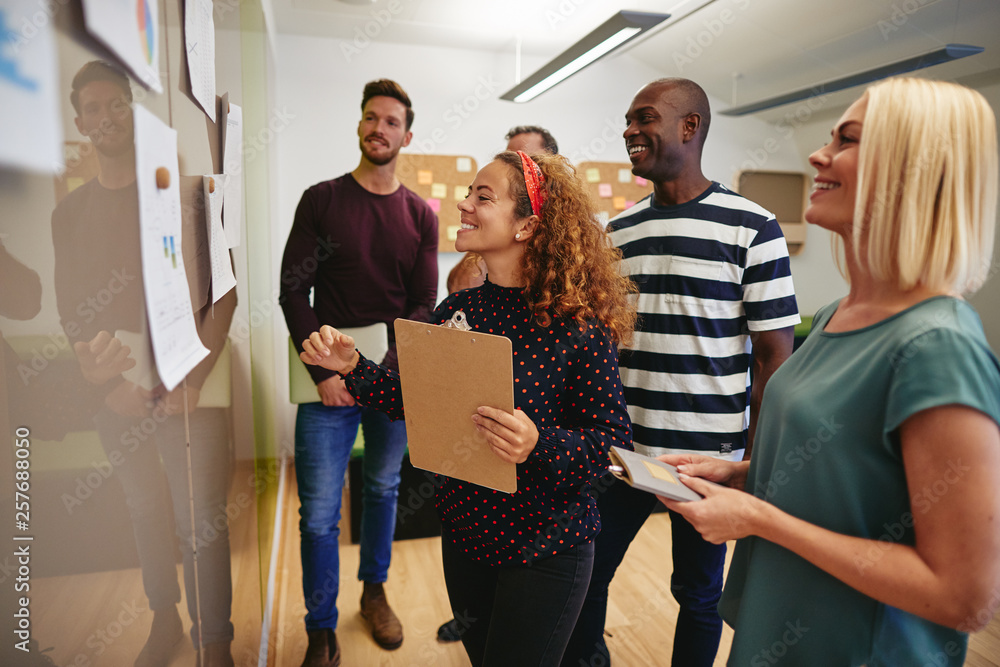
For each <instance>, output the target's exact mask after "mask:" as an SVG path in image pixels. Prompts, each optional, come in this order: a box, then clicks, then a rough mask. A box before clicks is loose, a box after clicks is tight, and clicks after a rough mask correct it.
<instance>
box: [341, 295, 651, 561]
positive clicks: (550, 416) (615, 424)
mask: <svg viewBox="0 0 1000 667" xmlns="http://www.w3.org/2000/svg"><path fill="white" fill-rule="evenodd" d="M457 310H462V311H463V312H464V313H465V315H466V318H467V321H468V323H469V325H470V326H471V327H472V329H474V330H476V331H482V332H485V333H490V334H495V335H500V336H506V337H507V338H509V339H510V340H511V342H512V344H513V345H512V347H513V364H514V405H515V407H516V408H519V409H521V410H522V411H524V413H525V414H526V415H527V416H528V417H529V418H530V419H531V420H532V422H534V424H535V426H536V427H537V428H538V442H537V444H536V445H535V448H534V449H533V450H532V451H531V453H530V454H529V455H528V459H527V460H526V461H525V462H524V463H520V464H518V465H517V491H516V492H515V493H513V494H507V493H504V492H500V491H494V490H492V489H488V488H485V487H482V486H478V485H476V484H470V483H468V482H464V481H461V480H458V479H454V478H450V477H446V476H443V475H439V476H437V477H436V480H435V485H436V487H437V489H436V498H435V504H436V507H437V510H438V514H439V516H440V517H441V521H442V523H443V525H444V529H445V537H446V539H449V540H451V542H452V544H454V545H455V546H456V547H457V548H458V549H459V550H461V551H462V552H464V553H465V554H466V555H467V556H468V557H469V558H470V559H471V560H475V561H479V562H482V563H484V564H487V565H491V566H503V565H526V564H530V563H531V562H532V561H533V560H537V559H539V558H544V557H546V556H552V555H555V554H558V553H562V552H564V551H566V550H567V549H569V548H571V547H573V546H577V545H579V544H583V543H586V542H589V541H591V540H593V539H594V537H595V536H596V535H597V533H598V532H599V530H600V516H599V515H598V512H597V504H596V501H595V499H594V497H593V494H592V493H591V485H592V484H593V482H595V481H596V480H597V479H598V478H599V477H601V476H602V475H603V474H604V473H605V472H606V471H607V468H608V464H609V459H608V451H609V449H610V447H611V446H612V445H618V446H620V447H626V448H628V449H631V448H632V444H631V443H632V429H631V423H630V421H629V417H628V413H627V412H626V410H625V403H624V397H623V394H622V385H621V380H620V379H619V376H618V360H617V352H616V350H615V347H614V345H613V344H612V343H611V341H610V339H609V338H608V336H607V335H606V334H605V333H604V331H603V330H602V329H600V328H599V327H597V326H594V325H588V326H586V327H585V328H584V329H582V330H581V328H580V327H579V325H578V324H577V323H576V322H573V321H569V320H554V321H553V322H552V323H551V324H550V325H549V326H547V327H543V326H541V325H539V324H538V322H537V321H536V319H535V317H534V316H533V314H532V313H531V311H530V310H529V309H528V307H527V305H526V304H525V302H524V298H523V296H522V294H521V289H520V288H507V287H499V286H497V285H494V284H493V283H491V282H489V280H487V281H486V283H485V284H484V285H482V286H480V287H476V288H473V289H469V290H465V291H462V292H458V293H457V294H453V295H451V296H450V297H448V298H447V299H445V301H444V302H442V303H441V305H440V306H439V307H438V309H437V310H436V311H435V312H434V314H433V316H432V318H431V321H432V322H434V323H437V324H440V323H442V322H444V321H446V320H448V319H450V318H451V316H452V314H453V313H454V312H455V311H457ZM345 379H346V381H347V388H348V389H349V390H350V391H351V393H352V394H353V395H354V396H355V398H356V399H357V401H358V403H359V404H361V405H367V406H370V407H373V408H376V409H378V410H381V411H383V412H385V413H387V414H388V415H389V416H390V417H391V418H392V419H402V418H403V417H404V406H403V401H402V395H401V393H400V382H399V376H398V375H397V374H396V373H395V372H393V371H391V370H388V369H386V368H385V367H383V366H378V365H376V364H374V363H372V362H371V361H370V360H368V359H365V358H364V357H362V358H361V359H360V361H359V362H358V366H357V367H356V368H355V369H354V370H353V371H352V372H351V373H348V374H347V375H346V376H345ZM470 417H471V415H470ZM484 446H485V445H484Z"/></svg>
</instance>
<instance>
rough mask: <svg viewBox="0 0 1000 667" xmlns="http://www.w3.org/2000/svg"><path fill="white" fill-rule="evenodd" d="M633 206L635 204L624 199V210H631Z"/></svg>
mask: <svg viewBox="0 0 1000 667" xmlns="http://www.w3.org/2000/svg"><path fill="white" fill-rule="evenodd" d="M633 206H635V202H634V201H632V200H630V199H626V200H625V208H632V207H633Z"/></svg>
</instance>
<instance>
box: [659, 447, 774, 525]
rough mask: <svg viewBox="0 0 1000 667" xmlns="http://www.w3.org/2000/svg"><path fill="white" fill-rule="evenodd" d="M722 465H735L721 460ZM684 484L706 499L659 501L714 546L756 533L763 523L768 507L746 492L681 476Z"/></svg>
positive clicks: (660, 497)
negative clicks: (685, 520)
mask: <svg viewBox="0 0 1000 667" xmlns="http://www.w3.org/2000/svg"><path fill="white" fill-rule="evenodd" d="M661 458H665V457H661ZM705 458H708V457H705ZM720 463H732V462H727V461H720ZM681 481H682V482H684V484H685V485H686V486H687V487H689V488H690V489H692V490H693V491H696V492H697V493H698V494H700V495H702V496H704V498H703V499H702V500H695V501H688V502H685V501H682V500H670V499H668V498H664V497H662V496H657V498H659V499H660V502H662V503H663V504H664V505H666V506H667V509H669V510H673V511H674V512H677V513H678V514H680V515H681V516H683V517H684V518H685V519H687V521H688V523H690V524H691V525H692V526H694V527H695V529H696V530H697V531H698V532H699V533H701V536H702V537H704V538H705V539H706V540H707V541H709V542H711V543H712V544H722V543H723V542H728V541H729V540H738V539H740V538H741V537H747V536H748V535H756V534H757V531H758V526H759V525H760V522H761V521H763V520H764V518H763V515H764V513H765V512H766V509H767V507H769V505H768V504H767V503H765V502H764V501H763V500H761V499H759V498H757V497H755V496H753V495H751V494H749V493H746V492H744V491H736V490H735V489H728V488H724V487H720V486H716V485H714V484H709V483H708V482H706V481H704V480H702V479H698V478H697V477H689V476H688V475H681Z"/></svg>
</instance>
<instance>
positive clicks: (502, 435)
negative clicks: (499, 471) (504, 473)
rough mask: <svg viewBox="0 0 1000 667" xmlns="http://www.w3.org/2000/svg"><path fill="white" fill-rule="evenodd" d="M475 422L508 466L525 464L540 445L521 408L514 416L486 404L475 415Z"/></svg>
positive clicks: (532, 423) (515, 411)
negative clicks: (529, 455) (532, 451)
mask: <svg viewBox="0 0 1000 667" xmlns="http://www.w3.org/2000/svg"><path fill="white" fill-rule="evenodd" d="M472 421H474V422H475V423H476V429H477V430H478V431H479V432H480V433H482V434H483V435H484V436H485V437H486V442H487V443H488V444H489V446H490V447H491V448H492V449H493V453H494V454H496V455H497V456H498V457H500V459H501V460H504V461H507V462H508V463H524V462H525V461H526V460H527V459H528V454H530V453H531V450H533V449H534V448H535V445H536V444H537V443H538V429H537V428H535V423H534V422H533V421H531V419H530V418H529V417H528V415H526V414H524V412H522V411H521V410H520V409H517V410H514V414H511V413H509V412H504V411H503V410H498V409H496V408H491V407H489V406H487V405H483V406H480V407H479V411H478V413H477V414H474V415H472Z"/></svg>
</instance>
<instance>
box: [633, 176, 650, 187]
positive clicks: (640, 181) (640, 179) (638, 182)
mask: <svg viewBox="0 0 1000 667" xmlns="http://www.w3.org/2000/svg"><path fill="white" fill-rule="evenodd" d="M646 183H649V181H647V180H646V179H645V178H643V177H642V176H636V177H635V184H636V185H638V186H639V187H640V188H644V187H646Z"/></svg>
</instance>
